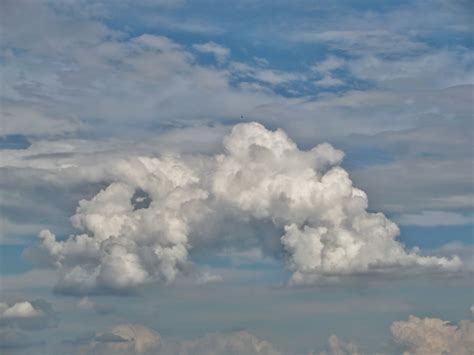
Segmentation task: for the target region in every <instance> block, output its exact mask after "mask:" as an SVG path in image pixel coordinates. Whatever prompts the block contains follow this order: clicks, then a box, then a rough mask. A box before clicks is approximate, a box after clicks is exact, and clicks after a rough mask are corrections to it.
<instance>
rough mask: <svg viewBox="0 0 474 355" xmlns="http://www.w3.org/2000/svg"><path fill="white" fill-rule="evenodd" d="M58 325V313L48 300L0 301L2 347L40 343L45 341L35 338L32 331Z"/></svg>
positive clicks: (27, 345)
mask: <svg viewBox="0 0 474 355" xmlns="http://www.w3.org/2000/svg"><path fill="white" fill-rule="evenodd" d="M57 325H58V317H57V313H56V312H55V311H54V310H53V307H52V306H51V304H50V303H49V302H47V301H44V300H40V299H38V300H34V301H19V302H13V303H5V302H0V349H15V348H26V347H29V346H33V345H40V344H42V343H43V342H42V341H40V340H35V339H34V338H33V337H32V336H31V335H32V334H31V331H38V330H43V329H45V328H54V327H56V326H57Z"/></svg>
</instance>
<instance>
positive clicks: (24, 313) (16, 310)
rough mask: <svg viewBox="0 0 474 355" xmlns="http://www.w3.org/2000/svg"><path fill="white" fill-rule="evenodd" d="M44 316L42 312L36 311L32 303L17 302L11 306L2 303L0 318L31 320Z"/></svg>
mask: <svg viewBox="0 0 474 355" xmlns="http://www.w3.org/2000/svg"><path fill="white" fill-rule="evenodd" d="M41 314H42V312H41V310H38V309H35V308H34V307H33V306H32V305H31V303H30V302H17V303H15V304H13V305H11V306H9V305H8V304H6V303H0V318H2V319H12V318H31V317H38V316H40V315H41Z"/></svg>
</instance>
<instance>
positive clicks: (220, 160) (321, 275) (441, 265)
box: [39, 123, 461, 293]
mask: <svg viewBox="0 0 474 355" xmlns="http://www.w3.org/2000/svg"><path fill="white" fill-rule="evenodd" d="M224 146H225V152H224V153H223V154H221V155H217V156H215V157H212V156H211V157H204V156H192V155H190V156H176V155H175V156H162V157H160V158H150V157H131V158H128V159H121V158H115V159H113V160H110V161H109V163H107V165H106V166H104V164H102V163H101V162H102V161H103V160H101V159H99V160H98V161H97V164H98V165H92V166H90V167H88V168H83V169H82V170H81V171H82V174H84V176H89V178H94V179H99V181H101V180H106V181H113V182H112V183H110V184H109V185H108V186H107V187H106V188H105V189H103V190H101V191H100V192H99V193H98V194H96V195H95V196H94V197H92V198H91V199H89V200H82V201H80V202H79V206H78V207H77V209H76V214H75V215H74V216H73V217H71V221H72V224H73V226H74V227H76V228H78V229H80V230H82V231H83V234H78V235H75V236H71V237H69V238H68V239H66V240H63V241H60V240H58V239H57V238H56V236H55V235H54V234H52V233H51V232H50V231H48V230H44V231H42V232H41V233H40V235H39V237H40V239H41V250H42V252H43V253H45V257H46V258H47V259H49V263H50V264H51V265H53V266H54V267H56V268H57V270H58V271H59V276H60V280H59V284H58V287H59V290H61V291H63V292H83V293H84V292H97V291H111V290H129V289H131V288H135V287H138V286H140V285H143V284H146V283H150V282H157V281H164V282H172V281H174V280H175V279H176V277H177V276H178V275H179V273H180V271H182V270H184V269H186V268H187V267H188V266H187V265H188V264H189V260H188V254H189V251H190V249H191V248H192V247H195V246H199V245H200V243H209V241H208V240H206V238H207V239H209V238H219V235H214V234H215V233H207V232H208V231H209V228H210V227H207V228H208V229H202V230H200V228H201V227H200V226H202V225H206V221H209V220H213V222H212V223H211V224H209V223H207V224H208V225H210V226H212V225H213V224H214V223H217V224H219V223H221V222H220V220H221V219H222V217H224V216H225V215H229V214H230V215H235V216H238V215H240V216H245V215H247V216H252V217H254V218H256V219H259V220H262V221H272V222H273V224H274V225H275V226H276V227H277V228H282V229H284V231H285V234H284V235H283V237H281V244H282V247H283V249H284V250H285V251H286V255H287V261H288V267H289V269H290V270H291V271H292V272H293V275H292V278H291V282H292V283H294V284H313V283H318V282H326V281H328V280H330V281H337V280H339V278H341V277H343V276H351V275H359V274H363V275H365V274H392V273H396V274H410V273H422V272H445V271H455V270H457V269H458V268H459V267H460V264H461V263H460V260H459V259H458V258H457V257H455V258H453V259H449V258H444V257H443V258H437V257H424V256H420V255H418V254H417V252H416V251H407V250H405V249H404V248H403V246H402V245H401V244H400V243H399V242H398V241H397V240H396V237H397V235H398V233H399V230H398V227H397V226H396V225H395V224H394V223H393V222H391V221H390V220H388V219H387V218H386V217H385V216H384V215H383V214H381V213H369V212H367V211H366V209H367V206H368V201H367V197H366V195H365V193H364V192H363V191H362V190H359V189H357V188H355V187H353V186H352V181H351V180H350V178H349V175H348V174H347V172H346V171H345V170H343V169H342V168H341V167H340V166H339V163H340V162H341V159H342V157H343V153H342V152H341V151H338V150H336V149H334V148H333V147H332V146H330V145H329V144H320V145H318V146H316V147H314V148H313V149H311V150H309V151H301V150H299V149H298V147H297V146H296V144H295V143H294V142H293V141H292V140H291V139H289V137H288V136H287V135H286V134H285V132H283V131H282V130H277V131H274V132H273V131H269V130H267V129H265V128H264V127H263V126H262V125H260V124H257V123H248V124H240V125H237V126H235V127H234V128H233V129H232V132H231V134H230V135H228V136H227V137H226V138H225V139H224ZM66 170H68V169H66ZM137 189H140V190H141V191H144V192H145V193H146V194H148V196H149V198H150V201H151V202H150V203H149V206H143V207H140V208H138V207H136V206H134V203H133V201H132V200H133V196H134V194H135V193H136V191H137ZM239 218H241V217H239ZM244 220H245V218H244ZM204 230H206V231H207V232H206V233H205V234H207V235H206V237H203V236H201V235H200V233H202V231H204ZM202 238H204V239H202ZM215 241H216V242H219V240H218V239H215ZM255 242H256V243H257V244H258V240H257V241H255ZM254 245H255V244H254Z"/></svg>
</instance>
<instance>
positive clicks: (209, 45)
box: [193, 42, 230, 64]
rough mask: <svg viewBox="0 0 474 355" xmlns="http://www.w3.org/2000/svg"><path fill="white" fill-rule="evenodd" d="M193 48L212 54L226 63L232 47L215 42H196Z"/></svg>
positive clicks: (219, 60) (220, 61)
mask: <svg viewBox="0 0 474 355" xmlns="http://www.w3.org/2000/svg"><path fill="white" fill-rule="evenodd" d="M193 48H194V49H195V50H197V51H198V52H201V53H210V54H212V55H213V56H214V57H215V58H216V60H217V62H218V63H219V64H222V63H224V62H225V61H226V60H227V58H228V57H229V55H230V49H229V48H226V47H224V46H221V45H220V44H217V43H214V42H206V43H201V44H194V45H193Z"/></svg>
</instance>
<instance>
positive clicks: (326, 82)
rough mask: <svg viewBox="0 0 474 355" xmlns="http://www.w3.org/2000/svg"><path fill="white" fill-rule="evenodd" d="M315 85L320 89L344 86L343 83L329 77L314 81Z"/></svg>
mask: <svg viewBox="0 0 474 355" xmlns="http://www.w3.org/2000/svg"><path fill="white" fill-rule="evenodd" d="M315 84H316V85H318V86H322V87H333V86H341V85H344V82H343V81H342V80H340V79H337V78H334V77H332V76H330V75H326V76H324V77H323V78H322V79H319V80H316V81H315Z"/></svg>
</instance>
